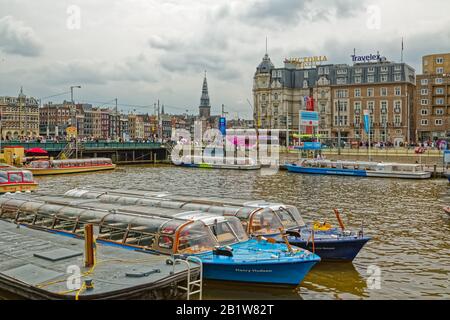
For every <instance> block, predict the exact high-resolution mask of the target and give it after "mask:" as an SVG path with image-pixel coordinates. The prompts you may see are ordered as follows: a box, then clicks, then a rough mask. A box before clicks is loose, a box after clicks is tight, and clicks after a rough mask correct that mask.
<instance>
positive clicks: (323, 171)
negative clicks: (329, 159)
mask: <svg viewBox="0 0 450 320" xmlns="http://www.w3.org/2000/svg"><path fill="white" fill-rule="evenodd" d="M286 168H287V169H288V171H289V172H294V173H303V174H316V175H335V176H353V177H367V172H366V171H365V170H345V169H333V168H308V167H301V166H296V165H291V164H288V165H286Z"/></svg>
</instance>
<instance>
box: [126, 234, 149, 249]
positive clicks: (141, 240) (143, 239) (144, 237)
mask: <svg viewBox="0 0 450 320" xmlns="http://www.w3.org/2000/svg"><path fill="white" fill-rule="evenodd" d="M154 240H155V235H153V234H149V233H143V232H138V231H134V230H130V231H129V232H128V234H127V238H126V239H125V243H126V244H129V245H133V246H139V247H147V248H150V247H152V246H153V242H154Z"/></svg>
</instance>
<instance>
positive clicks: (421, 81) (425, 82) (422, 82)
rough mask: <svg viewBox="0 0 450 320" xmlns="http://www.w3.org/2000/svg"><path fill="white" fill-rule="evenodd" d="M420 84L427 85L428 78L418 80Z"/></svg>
mask: <svg viewBox="0 0 450 320" xmlns="http://www.w3.org/2000/svg"><path fill="white" fill-rule="evenodd" d="M420 84H421V85H423V86H427V85H428V79H422V80H420Z"/></svg>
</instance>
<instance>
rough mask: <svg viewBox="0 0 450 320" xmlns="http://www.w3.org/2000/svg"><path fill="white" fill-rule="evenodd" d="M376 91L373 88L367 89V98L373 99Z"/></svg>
mask: <svg viewBox="0 0 450 320" xmlns="http://www.w3.org/2000/svg"><path fill="white" fill-rule="evenodd" d="M373 93H374V89H373V88H369V89H367V96H368V97H373V96H374V94H373Z"/></svg>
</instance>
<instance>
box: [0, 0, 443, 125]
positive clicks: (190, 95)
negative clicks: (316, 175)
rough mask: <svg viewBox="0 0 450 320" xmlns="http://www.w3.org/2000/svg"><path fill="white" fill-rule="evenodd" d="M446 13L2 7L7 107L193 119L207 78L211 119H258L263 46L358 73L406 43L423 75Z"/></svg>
mask: <svg viewBox="0 0 450 320" xmlns="http://www.w3.org/2000/svg"><path fill="white" fill-rule="evenodd" d="M449 12H450V2H449V1H448V0H427V1H426V2H424V1H420V0H395V1H392V0H357V1H354V0H334V1H333V0H320V1H313V0H228V1H227V0H213V1H212V0H197V1H186V0H166V1H158V0H95V1H93V0H70V1H66V0H39V1H33V0H0V95H17V94H18V91H19V89H20V86H23V87H24V91H25V93H26V94H27V95H32V96H35V97H38V98H45V97H49V96H52V95H58V94H61V93H64V92H67V91H69V89H68V88H69V87H70V86H71V85H81V86H82V88H81V89H77V90H76V91H75V98H76V100H78V101H82V102H88V103H93V104H94V105H99V104H100V105H101V104H103V103H111V100H113V99H114V98H116V97H117V98H118V99H119V105H120V106H119V107H120V109H122V110H130V109H136V111H138V112H149V113H151V112H153V104H154V103H155V102H156V101H157V100H158V99H159V100H160V101H161V103H164V104H165V106H166V107H165V109H166V112H169V113H184V112H186V110H189V112H190V113H197V112H198V104H199V101H200V94H201V86H202V81H203V74H204V70H207V74H208V84H209V89H210V97H211V103H212V107H213V109H212V112H213V113H215V114H218V113H219V112H220V108H221V107H220V106H221V105H222V104H225V106H226V109H227V110H228V111H229V114H230V117H231V118H235V117H236V116H237V115H239V116H240V117H241V118H243V117H250V116H251V107H250V106H249V104H248V102H247V99H249V100H252V78H253V74H254V72H255V68H256V67H257V65H258V64H259V62H260V61H261V59H262V57H263V55H264V53H265V39H266V36H267V37H268V44H269V45H268V47H269V49H268V51H269V55H270V57H271V59H272V62H273V63H274V64H275V65H276V66H282V65H283V60H284V58H286V57H303V56H311V55H326V56H327V57H328V58H329V61H330V62H332V63H351V58H350V55H351V54H352V53H353V48H356V50H357V53H359V54H366V53H376V52H377V51H380V53H381V54H382V55H384V56H386V57H387V58H388V59H390V60H394V61H399V60H400V55H401V39H402V37H404V44H405V54H404V56H405V61H406V62H407V63H409V64H410V65H412V66H413V67H414V68H415V69H416V70H417V71H418V72H420V69H421V56H423V55H425V54H429V53H435V52H450V19H449V17H448V13H449ZM378 13H379V15H378ZM78 18H79V19H78ZM63 99H69V95H68V94H65V95H62V96H58V97H54V98H51V99H50V100H52V101H54V102H58V101H62V100H63ZM105 105H108V104H105Z"/></svg>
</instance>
